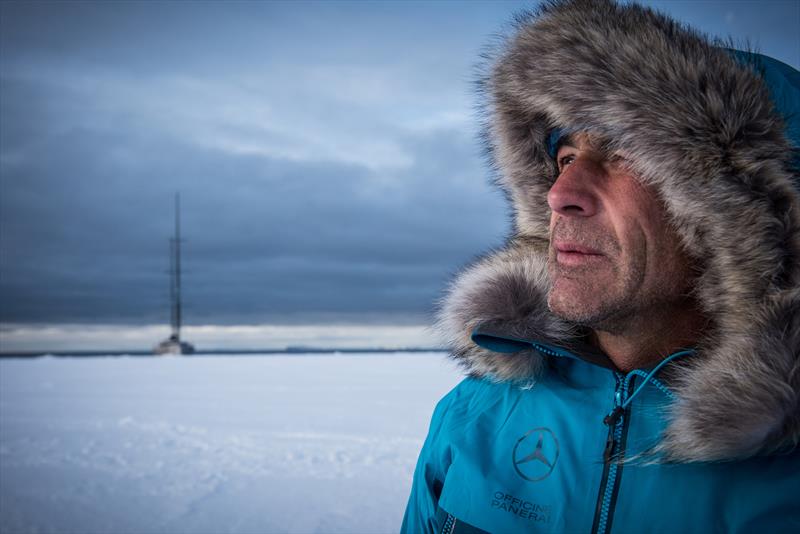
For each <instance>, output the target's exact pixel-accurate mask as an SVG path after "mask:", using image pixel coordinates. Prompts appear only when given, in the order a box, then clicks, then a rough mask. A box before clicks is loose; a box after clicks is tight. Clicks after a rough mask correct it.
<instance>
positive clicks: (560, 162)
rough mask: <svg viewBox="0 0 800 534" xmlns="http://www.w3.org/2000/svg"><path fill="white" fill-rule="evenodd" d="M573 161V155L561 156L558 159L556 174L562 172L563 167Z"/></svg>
mask: <svg viewBox="0 0 800 534" xmlns="http://www.w3.org/2000/svg"><path fill="white" fill-rule="evenodd" d="M573 161H575V155H574V154H569V155H566V156H561V157H560V158H558V172H562V171H563V170H564V167H566V166H567V165H569V164H570V163H572V162H573Z"/></svg>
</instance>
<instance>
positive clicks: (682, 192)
mask: <svg viewBox="0 0 800 534" xmlns="http://www.w3.org/2000/svg"><path fill="white" fill-rule="evenodd" d="M481 88H482V95H483V97H484V99H485V103H484V112H485V118H486V124H485V141H486V145H487V148H488V154H489V157H490V160H491V163H492V165H493V167H494V168H495V170H496V171H497V177H496V180H497V183H498V184H499V186H500V187H501V188H502V190H503V191H504V192H505V193H506V195H507V197H508V199H509V200H510V202H511V204H512V206H513V210H514V222H515V229H514V235H512V236H511V237H510V238H509V240H508V243H507V245H506V246H505V247H504V248H503V249H502V250H499V251H494V252H493V253H491V254H489V255H487V256H485V257H484V258H482V259H481V260H479V261H477V262H476V263H474V264H473V265H471V266H469V267H468V268H466V269H465V270H464V271H463V272H462V273H461V274H460V275H459V276H458V277H457V278H456V280H455V281H454V283H453V284H452V285H451V287H450V288H449V289H448V292H447V294H446V296H445V298H444V300H443V302H442V307H441V310H440V312H439V317H438V329H439V331H440V332H441V333H442V335H443V336H444V338H445V339H446V342H447V344H448V346H449V348H450V349H451V351H452V354H453V355H454V357H455V358H457V359H458V360H459V361H460V362H462V363H463V365H464V366H465V367H466V368H467V370H468V371H469V372H470V373H471V374H472V375H474V376H486V377H489V378H491V379H494V380H512V381H515V380H526V381H527V380H530V379H535V377H536V375H537V374H538V373H539V372H540V371H541V370H542V368H543V367H544V365H543V364H544V360H545V358H547V356H545V355H543V354H540V353H538V352H536V351H534V350H532V349H527V350H522V351H520V352H517V353H513V354H501V353H497V352H492V351H489V350H486V349H484V348H482V347H480V346H478V345H476V344H475V343H474V342H473V341H472V339H471V334H472V333H473V331H474V330H475V329H476V328H478V327H481V328H489V329H491V330H492V331H495V332H499V333H501V334H502V335H504V336H508V337H512V338H519V339H530V340H543V341H547V342H550V343H554V344H556V345H561V346H572V345H574V343H575V340H576V335H577V330H576V328H575V327H574V326H573V325H571V324H568V323H566V322H565V321H563V320H561V319H559V318H557V317H555V316H554V315H553V314H551V313H550V311H549V310H548V307H547V302H546V295H547V291H548V284H549V280H548V275H547V268H546V264H547V248H548V229H549V220H550V208H549V207H548V205H547V200H546V197H547V192H548V189H549V187H550V185H551V183H552V180H553V178H554V176H555V173H556V166H555V162H554V161H553V159H552V157H551V156H550V154H549V152H548V146H547V143H548V135H549V133H550V132H551V131H553V130H554V129H561V130H572V131H574V130H588V131H593V132H599V133H601V134H603V135H604V136H605V137H607V138H608V139H610V140H611V141H612V142H613V143H614V146H613V148H615V149H622V150H624V151H625V152H626V153H627V154H629V155H630V159H631V160H632V162H633V163H632V165H633V167H634V171H635V172H636V173H637V175H639V176H640V177H641V179H642V181H643V182H645V183H646V184H649V185H652V186H654V187H655V188H656V189H657V190H658V191H659V193H660V195H661V197H662V198H663V200H664V202H665V204H666V208H667V212H668V215H669V217H670V218H671V221H672V223H673V224H674V226H675V228H676V229H677V231H678V233H679V235H680V236H681V238H682V241H683V244H684V246H685V247H686V250H687V251H688V253H689V254H690V256H692V257H693V258H694V259H695V260H697V261H698V262H699V263H700V265H702V274H701V275H700V277H699V279H698V282H697V287H696V288H695V289H696V295H697V299H698V301H699V304H700V306H701V308H702V310H703V311H704V313H705V314H707V316H708V317H710V318H712V319H713V320H712V323H713V328H712V329H711V330H710V331H709V332H707V334H706V336H705V337H704V338H703V339H702V340H701V341H700V342H699V344H698V345H697V346H696V347H695V348H696V353H695V355H693V356H692V357H690V358H687V359H685V360H684V361H683V362H682V364H681V365H673V366H672V367H674V369H672V371H673V373H672V382H671V383H672V385H673V389H674V392H675V394H676V398H677V400H676V401H675V402H674V403H673V404H672V405H671V408H670V412H669V416H668V426H667V428H666V430H665V432H664V435H663V436H662V438H661V442H660V444H659V446H658V450H659V451H660V452H662V453H663V455H664V457H665V458H666V459H669V460H673V461H682V462H687V461H714V460H728V459H734V458H743V457H748V456H752V455H754V454H760V453H768V452H773V451H776V450H779V449H785V448H791V447H794V446H797V444H798V442H800V192H798V184H800V176H798V169H797V159H796V158H797V147H798V146H800V123H798V122H796V121H800V74H798V73H797V71H794V70H793V69H791V68H790V67H788V66H786V65H783V64H781V63H779V62H776V61H774V60H770V59H768V58H764V57H763V56H759V55H757V54H751V53H735V52H733V51H731V50H726V48H725V47H724V46H723V45H722V43H718V42H714V41H711V40H709V39H708V38H707V37H705V36H703V35H701V34H699V33H697V32H696V31H694V30H692V29H689V28H686V27H684V26H681V25H680V24H678V23H676V22H675V21H673V20H671V19H669V18H667V17H666V16H663V15H661V14H659V13H656V12H654V11H652V10H650V9H648V8H644V7H641V6H638V5H617V4H615V3H613V2H611V1H606V0H600V1H589V0H573V1H557V2H550V3H548V4H547V5H545V6H544V7H542V8H541V9H540V10H539V11H538V12H536V13H531V14H525V15H522V16H520V17H518V19H517V23H516V25H515V28H514V31H513V33H512V34H511V35H510V37H509V38H508V39H507V40H506V41H505V42H504V43H503V45H502V46H500V47H499V48H498V49H497V50H496V52H495V53H494V54H493V59H491V60H490V61H489V62H488V63H487V71H486V76H485V78H484V79H483V80H482V81H481ZM793 106H794V107H793ZM792 113H795V114H794V115H793V114H792ZM795 135H797V138H796V139H792V137H794V136H795Z"/></svg>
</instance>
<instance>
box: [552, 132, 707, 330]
mask: <svg viewBox="0 0 800 534" xmlns="http://www.w3.org/2000/svg"><path fill="white" fill-rule="evenodd" d="M557 161H558V166H559V172H560V174H559V176H558V177H557V179H556V181H555V183H554V184H553V186H552V188H551V189H550V192H549V193H548V195H547V201H548V204H549V205H550V208H551V209H552V210H553V211H552V216H551V219H550V251H549V260H548V270H549V274H550V278H551V282H552V288H551V290H550V293H549V295H548V305H549V306H550V309H551V310H552V312H553V313H555V314H556V315H558V316H560V317H563V318H564V319H567V320H571V321H574V322H577V323H579V324H583V325H586V326H589V327H592V328H595V329H597V330H603V331H610V332H615V331H618V330H620V329H622V330H624V328H625V325H626V324H629V320H630V319H631V318H634V317H636V316H641V314H643V313H644V314H646V313H647V311H648V309H653V308H652V307H653V306H663V305H664V304H668V303H672V302H675V301H678V300H680V299H682V298H683V297H685V295H686V293H687V290H688V287H689V279H690V275H691V270H690V262H689V260H688V258H687V257H686V255H685V253H684V252H683V249H682V247H681V245H680V241H679V239H678V236H677V234H676V233H675V231H674V230H673V229H672V227H671V226H670V225H669V224H668V222H667V215H666V212H665V209H664V206H663V204H662V202H661V201H660V200H659V199H658V198H657V197H656V195H655V194H654V192H653V191H652V190H651V189H649V188H647V187H645V186H644V185H642V184H641V183H639V182H638V181H637V179H636V177H635V176H634V175H633V174H632V172H631V171H630V170H628V169H627V167H626V160H625V159H624V157H623V155H620V154H614V155H610V154H606V153H605V151H604V149H602V148H601V147H600V145H599V143H597V142H596V141H595V140H594V139H593V138H590V137H589V136H587V135H586V134H578V135H575V136H571V137H570V138H568V139H567V141H565V142H564V143H563V144H562V146H561V147H560V148H559V150H558V153H557Z"/></svg>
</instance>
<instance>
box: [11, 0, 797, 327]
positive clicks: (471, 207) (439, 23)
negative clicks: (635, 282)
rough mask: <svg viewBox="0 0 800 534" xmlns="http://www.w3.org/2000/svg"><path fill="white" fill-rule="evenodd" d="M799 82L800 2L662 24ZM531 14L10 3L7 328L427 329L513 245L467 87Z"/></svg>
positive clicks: (665, 5) (680, 8) (497, 7)
mask: <svg viewBox="0 0 800 534" xmlns="http://www.w3.org/2000/svg"><path fill="white" fill-rule="evenodd" d="M652 4H653V5H656V6H657V7H659V8H661V9H664V10H665V11H667V12H670V13H672V14H673V15H674V16H676V17H677V18H679V19H681V20H683V21H686V22H689V23H691V24H694V25H696V26H699V27H700V28H701V29H703V30H705V31H708V32H711V33H713V34H716V35H720V36H728V35H731V36H733V37H734V38H735V39H737V40H739V41H740V42H741V41H744V40H745V39H749V41H750V42H751V44H753V45H756V46H757V47H758V48H759V49H760V50H761V51H762V52H763V53H766V54H768V55H771V56H773V57H776V58H778V59H781V60H782V61H784V62H786V63H789V64H790V65H793V66H795V67H797V66H798V65H800V36H798V31H797V28H798V26H799V25H800V2H797V1H795V0H790V1H766V2H763V1H762V2H747V1H738V2H730V3H725V2H653V3H652ZM523 5H525V4H523V3H519V2H488V3H482V2H468V3H457V2H439V3H421V2H420V3H417V2H404V3H389V2H375V3H371V2H356V3H337V2H318V3H304V2H291V3H266V2H264V3H260V2H244V3H234V2H226V3H224V4H223V3H213V2H202V3H194V2H171V3H162V2H119V1H115V2H52V3H50V2H31V1H25V2H9V1H3V2H2V3H0V323H5V324H7V325H8V324H19V323H28V324H31V323H35V324H62V323H103V324H109V323H113V324H121V325H124V324H129V325H142V324H152V323H161V322H167V321H168V307H167V306H168V290H167V288H168V283H167V274H166V271H167V267H168V256H167V251H168V238H169V236H170V234H171V232H172V202H173V194H174V192H176V191H180V192H181V195H182V205H183V230H184V237H185V238H186V242H185V246H184V266H185V269H186V271H185V278H184V281H185V300H186V312H185V317H186V320H187V322H188V323H190V324H218V325H233V324H264V323H319V322H326V321H342V320H346V321H354V322H390V323H398V324H402V323H409V324H413V323H421V322H424V320H425V319H424V317H425V315H426V313H427V312H428V311H429V310H430V309H431V307H432V304H433V301H434V299H435V298H436V297H437V296H438V294H439V292H440V291H441V289H442V287H443V285H444V284H445V283H446V281H447V280H448V278H449V276H450V275H451V274H452V273H453V272H454V271H455V270H456V269H457V268H458V267H459V266H460V265H462V264H463V263H464V262H466V261H468V260H469V259H470V258H471V257H472V256H474V255H475V254H477V253H479V252H481V251H483V250H485V249H486V248H487V247H490V246H497V245H499V244H501V243H502V238H503V236H504V234H505V233H506V231H507V229H508V222H507V213H506V208H505V206H504V204H503V201H502V198H501V196H500V194H499V193H497V192H495V191H493V190H492V189H491V187H490V186H489V185H488V180H487V176H488V173H487V171H486V168H485V165H484V164H483V162H482V161H481V158H480V150H479V148H478V143H477V141H476V138H475V136H476V122H477V121H476V120H475V117H474V114H473V111H472V109H473V105H474V103H475V102H474V96H473V94H472V86H471V80H472V77H473V70H472V67H473V64H474V63H475V62H476V60H477V57H478V53H479V52H480V50H481V48H482V47H483V46H484V45H486V44H487V43H488V42H489V41H490V39H491V36H492V34H493V33H495V32H498V31H500V30H501V29H502V27H503V24H504V23H505V22H507V21H508V20H510V17H511V16H512V14H513V13H514V11H515V10H517V9H519V8H520V7H521V6H523Z"/></svg>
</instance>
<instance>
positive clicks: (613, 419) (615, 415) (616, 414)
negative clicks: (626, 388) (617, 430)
mask: <svg viewBox="0 0 800 534" xmlns="http://www.w3.org/2000/svg"><path fill="white" fill-rule="evenodd" d="M624 411H625V408H623V407H622V406H617V407H616V408H614V409H613V410H612V411H611V413H609V414H608V415H607V416H605V417H604V418H603V423H604V424H606V425H608V426H609V427H610V426H614V425H615V424H616V423H617V420H618V419H619V418H620V417H621V416H622V413H623V412H624Z"/></svg>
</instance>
